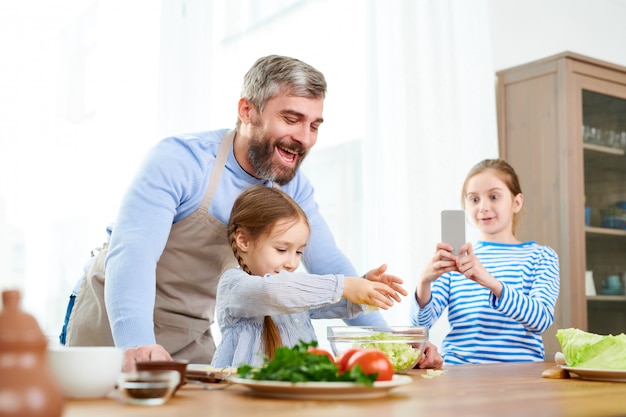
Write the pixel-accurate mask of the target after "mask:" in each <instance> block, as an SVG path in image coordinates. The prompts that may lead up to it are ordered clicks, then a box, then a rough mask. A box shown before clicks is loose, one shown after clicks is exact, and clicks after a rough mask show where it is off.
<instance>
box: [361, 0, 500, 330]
mask: <svg viewBox="0 0 626 417" xmlns="http://www.w3.org/2000/svg"><path fill="white" fill-rule="evenodd" d="M370 7H371V11H370V14H371V23H372V33H371V36H372V47H371V48H369V49H368V51H369V54H370V55H369V65H368V68H371V76H370V82H371V83H372V85H373V86H376V88H372V90H371V93H370V95H369V96H368V103H369V105H368V113H369V114H368V118H367V120H368V129H367V131H366V146H365V147H364V149H365V154H364V158H365V160H366V161H367V162H366V164H365V167H366V169H365V171H364V175H365V178H366V186H365V191H366V193H367V198H366V201H367V202H368V208H369V210H368V222H367V232H366V234H365V235H366V236H367V237H368V257H370V258H375V259H380V260H384V261H385V262H388V263H389V264H390V267H391V266H393V272H395V273H397V274H398V275H400V276H401V277H403V278H404V279H405V280H406V281H407V283H406V284H407V285H406V288H408V289H411V290H414V288H415V279H416V277H417V276H418V274H419V273H420V272H421V270H422V268H423V267H424V265H425V262H426V261H427V260H428V259H430V257H431V256H432V255H433V253H434V247H435V244H436V243H437V242H438V241H439V240H440V239H439V238H440V221H439V219H440V211H441V210H443V209H453V208H460V204H461V203H460V193H461V186H462V183H463V181H464V178H465V175H466V173H467V171H468V170H469V169H470V168H471V166H473V165H474V164H475V163H477V162H479V161H480V160H482V159H484V158H488V157H490V158H492V157H497V155H498V149H497V122H496V112H495V75H494V73H493V66H492V60H491V49H490V45H491V43H490V37H489V20H488V14H487V1H486V0H473V1H461V0H420V1H411V0H406V1H391V2H379V1H375V0H372V1H371V2H370ZM469 235H470V236H468V239H471V238H472V233H469ZM408 309H409V304H408V303H406V302H405V303H400V304H399V305H398V306H396V307H394V308H393V309H391V310H390V311H389V312H385V313H386V315H387V317H388V321H390V322H393V323H394V324H408V317H409V315H408ZM440 326H443V327H438V328H437V329H435V330H434V331H433V333H432V334H431V337H432V339H433V340H438V339H440V338H441V337H442V334H443V332H444V331H445V328H446V326H447V324H446V323H445V320H443V321H442V323H441V324H440Z"/></svg>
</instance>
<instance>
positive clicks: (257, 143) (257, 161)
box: [248, 133, 307, 185]
mask: <svg viewBox="0 0 626 417" xmlns="http://www.w3.org/2000/svg"><path fill="white" fill-rule="evenodd" d="M259 136H260V135H259V134H257V133H254V134H253V135H252V137H251V138H250V143H249V144H248V160H249V161H250V164H251V165H252V168H253V169H254V172H255V173H256V176H257V178H260V179H264V180H268V181H272V182H275V183H277V184H279V185H285V184H287V183H288V182H289V181H291V180H292V179H293V177H294V176H295V175H296V172H297V171H298V168H299V167H300V164H301V163H302V161H303V160H304V157H305V156H306V154H307V151H306V149H305V148H303V147H302V146H300V145H299V144H298V143H295V142H292V143H287V142H283V141H280V140H277V141H276V142H272V141H271V140H270V139H268V138H263V137H259ZM279 146H280V147H282V148H285V149H289V150H290V151H292V152H295V153H296V154H297V155H298V156H297V158H298V159H297V161H296V165H295V166H294V167H293V168H289V167H285V166H282V165H276V164H274V163H273V162H272V158H273V157H274V148H275V147H279Z"/></svg>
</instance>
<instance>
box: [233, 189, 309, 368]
mask: <svg viewBox="0 0 626 417" xmlns="http://www.w3.org/2000/svg"><path fill="white" fill-rule="evenodd" d="M289 220H291V222H288V223H285V221H289ZM298 221H304V222H305V223H306V225H307V227H309V222H308V220H307V217H306V214H305V213H304V210H302V208H301V207H300V206H299V205H298V203H296V202H295V201H294V200H293V199H292V198H291V197H290V196H289V195H287V194H286V193H284V192H283V191H281V190H280V189H278V188H269V187H266V186H262V185H255V186H253V187H250V188H248V189H246V190H245V191H244V192H242V193H241V194H240V195H239V197H237V199H236V200H235V203H234V204H233V208H232V211H231V214H230V220H229V221H228V239H229V241H230V246H231V248H232V250H233V254H234V255H235V258H237V262H238V263H239V266H240V267H241V269H242V270H243V271H245V272H247V273H248V274H251V275H252V273H251V272H250V269H249V268H248V266H247V265H246V264H245V262H244V260H243V259H242V257H241V254H240V253H239V250H238V248H237V242H236V239H235V236H236V232H237V230H241V231H243V232H244V233H245V234H246V235H247V236H248V238H249V239H250V240H252V241H255V240H257V239H258V238H259V237H261V236H264V235H266V234H270V233H272V231H273V228H274V226H275V225H276V224H277V223H278V222H280V223H281V226H282V227H291V226H292V225H293V224H295V223H297V222H298ZM262 340H263V346H264V352H265V355H266V356H267V357H268V358H270V359H272V358H273V357H274V351H275V350H276V348H277V347H280V346H282V339H281V337H280V332H279V331H278V328H277V327H276V323H274V320H272V317H270V316H265V318H264V320H263V335H262Z"/></svg>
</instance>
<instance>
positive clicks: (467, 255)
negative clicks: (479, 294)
mask: <svg viewBox="0 0 626 417" xmlns="http://www.w3.org/2000/svg"><path fill="white" fill-rule="evenodd" d="M461 254H462V256H459V257H458V258H457V260H456V265H457V267H458V269H459V272H460V273H461V274H463V275H465V276H466V277H467V278H469V279H471V280H472V281H475V282H476V283H478V284H480V285H482V286H483V287H487V288H489V289H490V290H491V291H493V293H494V295H495V296H496V297H500V296H501V295H502V283H500V281H498V280H497V279H495V278H494V277H493V276H492V275H491V274H490V273H489V272H487V270H486V269H485V267H484V266H483V264H482V263H481V262H480V260H479V259H478V257H477V256H476V255H475V254H474V248H473V247H472V244H471V243H466V244H465V245H463V247H461Z"/></svg>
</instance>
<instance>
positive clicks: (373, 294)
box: [343, 277, 400, 310]
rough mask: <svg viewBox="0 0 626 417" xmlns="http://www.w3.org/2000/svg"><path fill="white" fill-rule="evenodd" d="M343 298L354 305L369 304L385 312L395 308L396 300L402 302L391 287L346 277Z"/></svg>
mask: <svg viewBox="0 0 626 417" xmlns="http://www.w3.org/2000/svg"><path fill="white" fill-rule="evenodd" d="M343 297H344V298H346V299H347V300H348V301H351V302H353V303H354V304H367V305H370V306H374V307H378V308H382V309H384V310H387V309H388V308H389V307H391V306H393V303H394V301H393V300H394V299H395V300H397V301H400V297H399V296H398V295H397V294H396V291H395V290H394V289H393V288H391V287H390V286H389V285H387V284H383V283H382V282H375V281H369V280H367V279H363V278H360V277H359V278H357V277H345V279H344V283H343Z"/></svg>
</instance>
